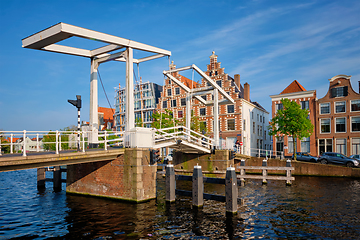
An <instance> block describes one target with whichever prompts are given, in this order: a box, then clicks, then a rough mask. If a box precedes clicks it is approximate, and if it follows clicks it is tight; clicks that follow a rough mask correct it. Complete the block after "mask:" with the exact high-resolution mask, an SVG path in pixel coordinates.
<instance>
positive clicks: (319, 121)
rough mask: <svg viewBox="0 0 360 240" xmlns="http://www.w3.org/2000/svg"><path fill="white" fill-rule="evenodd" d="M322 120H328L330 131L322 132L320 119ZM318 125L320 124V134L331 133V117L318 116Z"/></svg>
mask: <svg viewBox="0 0 360 240" xmlns="http://www.w3.org/2000/svg"><path fill="white" fill-rule="evenodd" d="M322 120H329V122H330V131H329V132H322V131H321V121H322ZM319 126H320V128H319V131H320V134H329V133H331V118H320V119H319Z"/></svg>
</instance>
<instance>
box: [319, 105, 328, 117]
mask: <svg viewBox="0 0 360 240" xmlns="http://www.w3.org/2000/svg"><path fill="white" fill-rule="evenodd" d="M325 104H328V105H329V112H328V113H322V112H321V105H325ZM319 114H320V115H325V114H331V104H330V103H329V102H327V103H319Z"/></svg>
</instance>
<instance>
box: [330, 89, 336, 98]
mask: <svg viewBox="0 0 360 240" xmlns="http://www.w3.org/2000/svg"><path fill="white" fill-rule="evenodd" d="M335 96H336V89H335V88H332V89H330V98H333V97H335Z"/></svg>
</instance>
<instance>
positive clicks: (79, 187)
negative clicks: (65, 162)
mask: <svg viewBox="0 0 360 240" xmlns="http://www.w3.org/2000/svg"><path fill="white" fill-rule="evenodd" d="M149 161H150V153H149V150H148V149H146V150H145V149H126V150H125V154H124V155H120V156H119V157H118V158H116V159H114V160H111V161H103V162H94V163H84V164H76V165H69V166H68V170H67V187H66V191H67V192H69V193H78V194H85V195H94V196H101V197H109V198H116V199H121V200H128V201H135V202H141V201H146V200H149V199H153V198H156V166H149Z"/></svg>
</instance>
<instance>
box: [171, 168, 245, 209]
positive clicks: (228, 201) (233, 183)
mask: <svg viewBox="0 0 360 240" xmlns="http://www.w3.org/2000/svg"><path fill="white" fill-rule="evenodd" d="M176 180H183V181H192V191H186V190H181V189H176ZM204 183H214V184H222V185H225V196H222V195H216V194H209V193H204ZM165 185H166V186H165V189H166V194H165V198H166V199H165V200H166V201H168V202H173V201H175V194H177V195H181V196H189V197H192V204H193V206H195V207H202V206H203V205H204V199H208V200H215V201H220V202H225V205H226V212H229V213H236V212H237V207H238V201H241V200H240V199H238V187H237V186H238V180H237V178H236V173H235V168H234V167H229V168H227V170H226V175H225V179H224V178H210V177H203V175H202V170H201V166H194V171H193V175H192V176H187V175H175V173H174V166H173V165H167V166H166V171H165Z"/></svg>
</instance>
